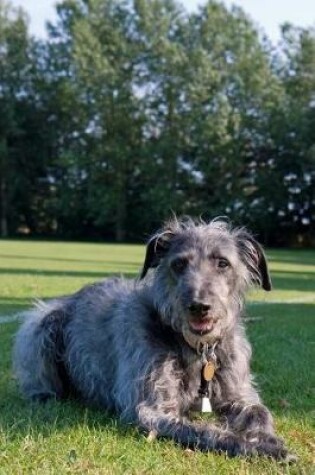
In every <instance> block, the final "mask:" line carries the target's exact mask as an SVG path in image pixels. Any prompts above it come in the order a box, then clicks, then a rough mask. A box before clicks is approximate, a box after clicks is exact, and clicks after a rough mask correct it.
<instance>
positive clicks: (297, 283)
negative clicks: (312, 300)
mask: <svg viewBox="0 0 315 475" xmlns="http://www.w3.org/2000/svg"><path fill="white" fill-rule="evenodd" d="M271 280H272V283H273V288H274V289H275V290H293V291H294V290H301V291H303V292H314V293H315V272H314V273H311V272H293V271H288V272H285V271H281V272H280V271H272V272H271Z"/></svg>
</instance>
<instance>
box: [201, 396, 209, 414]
mask: <svg viewBox="0 0 315 475" xmlns="http://www.w3.org/2000/svg"><path fill="white" fill-rule="evenodd" d="M201 412H212V407H211V402H210V399H209V398H208V397H207V396H203V397H202V399H201Z"/></svg>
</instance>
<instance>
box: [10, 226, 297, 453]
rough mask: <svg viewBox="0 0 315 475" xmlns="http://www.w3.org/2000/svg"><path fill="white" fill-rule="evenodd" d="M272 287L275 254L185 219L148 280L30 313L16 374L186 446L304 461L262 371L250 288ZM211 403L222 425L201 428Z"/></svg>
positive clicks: (33, 392) (153, 260) (233, 233)
mask: <svg viewBox="0 0 315 475" xmlns="http://www.w3.org/2000/svg"><path fill="white" fill-rule="evenodd" d="M252 285H259V286H261V287H262V288H263V289H264V290H266V291H269V290H271V281H270V276H269V271H268V265H267V261H266V257H265V255H264V252H263V249H262V247H261V246H260V244H258V242H257V241H256V240H255V239H254V238H253V236H252V235H251V234H250V233H249V232H248V231H247V230H246V229H245V228H234V227H232V226H231V224H229V223H228V222H226V221H224V220H222V219H214V220H212V221H210V222H204V221H201V220H199V221H195V220H192V219H191V218H182V219H177V218H173V219H172V220H170V221H169V222H167V223H166V224H164V226H163V227H162V229H160V230H159V231H158V232H157V233H156V234H154V235H153V236H152V237H151V239H150V240H149V242H148V244H147V248H146V255H145V260H144V265H143V269H142V272H141V275H140V276H139V278H138V279H134V280H132V279H129V280H128V279H124V278H110V279H105V280H103V281H101V282H98V283H95V284H92V285H87V286H85V287H84V288H82V289H81V290H80V291H78V292H76V293H74V294H72V295H69V296H65V297H61V298H57V299H55V300H51V301H49V302H47V303H41V304H39V305H38V306H37V308H34V309H33V310H32V311H30V313H29V315H28V317H27V318H26V319H25V322H24V323H23V324H22V326H21V328H20V329H19V331H18V333H17V335H16V339H15V344H14V370H15V373H16V376H17V380H18V382H19V385H20V387H21V390H22V392H23V393H24V394H25V395H26V396H27V397H28V398H30V399H32V400H37V401H45V400H47V399H48V398H51V397H52V398H55V399H64V398H67V397H70V396H75V397H77V398H79V399H81V400H82V401H84V402H86V403H88V404H97V405H98V406H101V407H103V408H104V409H106V410H107V411H111V412H115V413H116V414H118V415H119V416H120V418H121V419H122V420H123V421H125V422H128V423H133V424H136V425H137V426H138V427H139V428H141V429H143V430H145V431H148V432H149V433H151V435H152V434H155V435H157V437H159V436H160V437H168V438H171V439H173V440H174V441H175V442H176V443H178V444H180V445H182V446H183V447H189V448H192V449H199V450H202V451H215V452H219V453H226V454H227V455H229V456H236V455H245V456H251V455H256V454H258V455H265V456H268V457H272V458H274V459H278V460H286V461H291V460H293V458H294V457H293V456H292V455H291V454H289V452H288V450H287V449H286V447H285V445H284V443H283V441H282V440H281V439H280V438H278V437H277V436H276V435H275V431H274V424H273V419H272V416H271V414H270V412H269V410H268V409H267V408H266V407H265V406H264V405H263V403H262V401H261V399H260V396H259V394H258V392H257V389H256V386H255V384H254V383H253V377H252V375H251V372H250V358H251V347H250V344H249V342H248V340H247V338H246V333H245V329H244V325H243V322H242V318H241V317H242V309H243V304H244V297H245V293H246V291H247V290H248V289H249V288H250V287H251V286H252ZM196 406H199V407H200V408H201V407H202V406H203V408H204V410H207V411H210V410H213V412H214V413H215V414H216V416H217V419H218V422H216V423H210V422H206V421H205V422H202V423H200V422H196V421H193V418H192V417H191V411H192V409H196Z"/></svg>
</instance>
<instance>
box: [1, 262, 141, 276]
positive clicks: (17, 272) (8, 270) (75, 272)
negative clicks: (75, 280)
mask: <svg viewBox="0 0 315 475" xmlns="http://www.w3.org/2000/svg"><path fill="white" fill-rule="evenodd" d="M120 265H121V268H122V270H121V272H120V271H117V272H108V271H104V272H101V271H97V272H96V271H80V270H48V269H45V270H38V269H31V268H30V269H17V268H15V269H11V268H5V267H1V268H0V274H8V275H38V276H41V275H43V276H51V277H87V278H90V277H95V278H96V279H102V278H105V277H115V276H116V277H117V276H118V277H119V276H121V275H122V274H123V275H124V276H125V277H135V276H136V275H137V274H138V270H137V271H134V272H123V268H124V266H125V264H121V263H120Z"/></svg>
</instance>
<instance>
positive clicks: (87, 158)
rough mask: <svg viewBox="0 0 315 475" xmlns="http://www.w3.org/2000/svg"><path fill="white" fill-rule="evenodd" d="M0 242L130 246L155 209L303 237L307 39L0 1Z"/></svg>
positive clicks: (108, 3) (310, 159)
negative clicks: (52, 11) (41, 34)
mask: <svg viewBox="0 0 315 475" xmlns="http://www.w3.org/2000/svg"><path fill="white" fill-rule="evenodd" d="M0 6H1V8H0V107H1V112H2V113H1V116H0V168H1V223H2V224H1V226H2V227H1V232H2V235H3V236H4V235H6V234H8V233H10V234H12V235H15V234H18V233H19V232H21V231H23V230H24V231H25V230H28V232H31V233H33V234H40V235H43V234H45V235H47V234H48V235H55V236H63V237H65V236H69V237H75V238H82V237H89V238H106V239H116V240H118V241H122V240H126V239H129V240H143V238H144V237H145V236H146V235H148V233H150V232H151V231H152V230H153V229H154V228H155V227H156V226H157V225H158V224H159V223H160V222H161V220H163V219H165V218H166V217H167V216H169V214H170V213H171V212H176V213H178V214H184V213H186V214H193V215H202V216H205V217H211V216H215V215H218V214H220V215H228V216H230V217H231V218H232V219H233V220H234V221H236V222H239V223H242V224H248V225H250V227H251V228H252V229H254V231H255V232H256V233H257V234H260V236H261V237H262V238H263V239H264V240H265V241H266V242H267V243H269V244H290V243H292V244H293V243H294V244H296V243H301V244H306V243H311V241H312V237H313V236H314V224H313V223H314V214H315V211H314V206H315V197H314V189H315V187H314V179H315V177H314V161H315V138H314V130H315V29H314V28H308V29H302V28H298V27H294V26H292V25H284V26H283V27H282V42H281V45H280V46H279V47H278V49H274V48H272V46H271V45H270V43H269V42H268V40H266V39H264V38H261V35H260V33H259V32H257V30H256V27H255V26H254V25H253V23H252V21H251V20H250V19H249V17H248V16H247V15H246V14H245V13H244V11H243V10H242V9H240V8H239V7H232V8H230V9H229V8H227V7H226V6H224V5H223V4H222V3H219V2H217V1H214V0H209V1H208V3H207V4H206V5H205V6H203V7H200V9H199V11H198V12H197V13H194V14H188V13H187V12H186V11H185V10H184V8H183V7H182V6H181V5H180V3H178V2H176V1H175V0H133V1H132V0H123V1H117V0H63V1H61V2H60V3H59V4H58V5H57V11H58V20H57V22H56V23H55V24H51V25H49V27H48V30H49V35H48V39H47V41H44V42H43V41H42V42H39V41H36V40H35V39H34V38H31V37H30V36H29V34H28V32H27V20H26V17H25V15H24V14H23V12H22V11H15V10H14V9H13V8H12V7H10V6H8V4H6V3H4V2H3V0H0Z"/></svg>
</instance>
